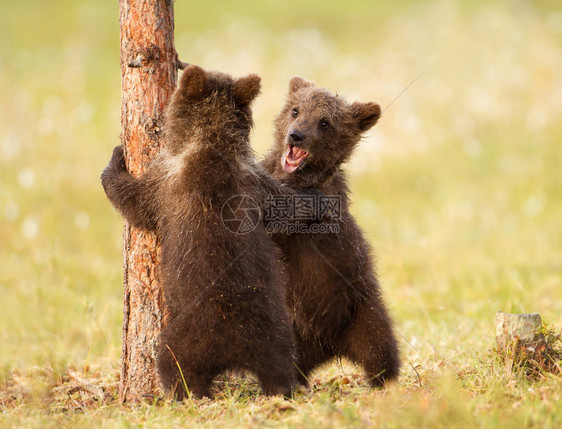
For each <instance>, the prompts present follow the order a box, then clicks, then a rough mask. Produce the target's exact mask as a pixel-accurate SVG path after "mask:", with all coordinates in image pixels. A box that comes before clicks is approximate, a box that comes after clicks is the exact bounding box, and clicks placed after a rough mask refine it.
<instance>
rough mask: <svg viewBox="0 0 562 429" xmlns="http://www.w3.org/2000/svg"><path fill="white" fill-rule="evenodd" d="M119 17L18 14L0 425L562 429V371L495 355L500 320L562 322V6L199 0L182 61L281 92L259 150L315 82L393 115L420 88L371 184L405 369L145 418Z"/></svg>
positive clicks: (263, 107)
mask: <svg viewBox="0 0 562 429" xmlns="http://www.w3.org/2000/svg"><path fill="white" fill-rule="evenodd" d="M116 3H117V2H98V1H93V0H91V1H81V2H74V1H70V0H53V1H49V2H46V1H39V0H27V1H25V2H23V1H22V2H16V1H10V2H9V1H8V0H3V1H1V2H0V5H1V8H0V10H1V17H0V99H1V100H2V103H1V104H0V130H1V131H0V219H1V222H0V260H1V261H2V262H1V264H2V265H1V268H2V269H1V270H0V287H1V291H2V294H1V299H0V410H1V413H0V427H50V426H53V427H60V426H69V427H74V426H77V425H80V426H81V427H101V426H106V427H116V426H117V427H121V426H123V427H131V426H133V427H136V426H146V427H173V426H182V425H186V426H188V425H189V426H191V425H200V426H207V427H216V426H236V427H238V426H242V427H252V426H259V425H263V426H272V427H278V426H289V427H309V426H310V427H338V426H351V425H356V426H358V427H367V426H384V427H451V426H454V427H475V426H476V427H480V426H482V427H496V426H497V427H530V426H537V427H541V428H548V427H552V428H555V427H562V371H561V369H560V365H561V364H560V362H558V363H559V366H558V370H557V371H555V372H554V373H551V374H549V373H543V374H541V376H540V377H538V378H536V379H530V378H527V377H525V376H524V374H523V373H522V372H517V371H513V370H510V368H509V367H508V366H506V365H505V364H503V363H502V362H501V361H500V360H499V359H498V358H497V356H496V355H495V353H494V334H495V333H494V317H495V313H496V311H498V310H502V311H505V312H539V313H541V315H542V316H543V319H544V320H546V321H547V322H549V323H550V324H553V325H554V326H555V327H556V328H558V329H560V328H562V168H561V166H562V121H561V118H562V9H560V5H559V4H558V5H557V2H555V1H539V2H531V1H517V2H516V1H508V2H500V1H497V2H496V1H491V2H483V1H477V2H470V1H453V2H447V1H431V2H421V1H417V2H406V1H398V2H392V3H391V2H388V3H386V2H384V3H383V2H377V3H375V2H362V1H359V0H350V1H347V2H345V3H344V2H335V1H334V2H332V1H323V2H321V1H318V0H313V1H309V2H297V1H294V0H288V1H285V2H282V3H281V2H279V3H277V2H275V3H274V2H271V3H267V2H263V4H260V3H258V2H250V1H248V0H241V1H238V2H227V1H218V2H207V3H205V4H204V5H201V4H200V3H199V2H195V1H187V2H186V1H178V2H176V46H177V50H178V52H179V54H180V58H181V59H182V60H183V61H187V62H190V63H195V64H200V65H202V66H203V67H205V68H208V69H218V70H222V71H226V72H229V73H232V74H234V75H242V74H245V73H250V72H255V73H258V74H260V75H261V76H262V79H263V81H262V83H263V90H262V93H263V94H262V96H261V97H260V98H259V99H258V101H257V102H256V105H255V109H254V115H255V122H256V128H255V132H254V136H253V143H254V146H255V149H256V151H257V152H258V153H260V154H263V153H264V152H265V150H266V149H267V147H268V146H269V145H270V144H271V141H272V138H271V134H272V125H271V123H272V120H273V117H274V115H275V114H276V112H277V110H278V109H279V108H280V107H281V105H282V102H283V98H284V94H285V92H286V88H287V82H288V79H289V78H290V77H291V76H293V75H301V76H304V77H307V78H309V79H312V80H315V81H316V82H317V83H318V84H319V85H321V86H326V87H329V88H331V89H333V90H334V91H337V92H338V93H339V94H340V95H341V96H344V97H346V98H347V99H349V100H363V101H377V102H379V103H380V104H381V105H382V106H383V108H384V107H386V106H388V105H390V104H391V103H392V102H393V100H395V98H396V97H397V96H398V95H399V94H400V93H401V92H402V91H403V90H404V89H405V88H406V87H408V85H409V84H410V83H411V82H412V81H413V80H414V79H416V77H418V76H419V77H418V79H417V80H416V81H415V82H414V83H413V84H412V85H411V86H410V87H409V88H408V89H407V90H406V91H405V92H404V93H403V94H402V95H401V96H400V97H399V98H398V99H397V100H396V101H394V103H393V104H392V105H391V106H390V107H389V108H388V110H386V111H385V112H384V114H383V117H382V118H381V120H380V122H379V124H378V125H377V126H376V127H375V128H374V129H373V130H372V131H371V132H370V133H369V134H368V136H367V137H366V138H365V140H364V141H363V142H362V144H361V146H360V148H359V149H358V151H357V153H356V154H355V157H354V159H353V161H352V162H351V163H350V165H349V168H348V170H349V174H350V178H351V187H352V190H353V196H352V198H353V203H354V205H353V211H354V213H355V215H356V217H357V219H358V221H359V223H360V225H362V227H363V228H364V230H365V232H366V234H367V235H368V237H369V239H370V241H371V243H372V244H373V246H374V247H375V249H376V251H377V261H378V270H379V274H380V277H381V280H382V283H383V286H384V294H385V298H386V301H387V302H388V304H389V307H390V309H391V311H392V314H393V315H394V317H395V319H396V322H397V326H396V327H397V329H398V331H399V333H400V340H401V349H402V357H403V361H404V366H403V371H402V375H401V377H400V379H399V381H398V383H396V384H393V385H391V386H389V387H388V388H387V389H386V390H382V391H372V390H369V389H368V388H366V387H365V383H364V381H363V380H362V377H361V372H360V371H359V370H358V369H357V368H354V367H353V366H351V365H349V364H348V363H347V362H341V363H334V364H333V365H331V366H328V367H326V368H323V369H321V370H320V371H318V372H317V373H315V374H314V377H313V388H312V390H310V391H301V392H299V393H298V394H297V395H296V397H295V399H294V400H282V399H280V398H274V399H266V398H264V397H262V396H259V395H258V394H257V392H258V389H257V386H256V384H255V383H253V382H251V381H249V380H247V379H240V378H238V379H235V378H223V379H222V380H221V381H220V384H221V385H222V387H223V388H222V389H221V390H220V393H219V394H218V396H217V398H216V400H214V401H209V400H202V401H187V402H186V403H184V404H176V403H172V402H167V401H161V402H159V403H146V404H141V405H139V406H136V407H127V406H123V405H120V404H119V403H118V402H117V401H116V395H117V385H118V379H117V377H118V372H119V364H120V361H119V356H120V350H121V344H120V341H121V317H122V316H121V314H122V313H121V310H122V309H121V305H122V283H121V282H122V262H121V227H122V221H121V219H120V217H119V215H118V214H117V213H116V212H115V211H114V210H113V209H112V208H111V206H110V204H109V202H108V201H107V200H106V198H105V195H104V193H103V190H102V188H101V185H100V183H99V175H100V173H101V170H102V169H103V167H104V166H105V165H106V163H107V161H108V160H109V157H110V154H111V149H112V148H113V147H114V146H115V145H117V144H118V143H119V139H118V136H119V127H120V122H119V109H120V80H119V79H120V76H119V74H120V72H119V43H118V38H119V28H118V10H117V4H116ZM379 3H383V4H379ZM344 4H345V6H343V5H344ZM557 8H558V9H557ZM420 74H421V75H420Z"/></svg>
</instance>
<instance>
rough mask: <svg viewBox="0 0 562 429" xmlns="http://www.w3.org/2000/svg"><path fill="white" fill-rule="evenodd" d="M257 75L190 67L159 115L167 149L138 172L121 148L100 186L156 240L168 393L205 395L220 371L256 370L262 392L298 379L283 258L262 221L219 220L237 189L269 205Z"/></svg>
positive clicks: (281, 389)
mask: <svg viewBox="0 0 562 429" xmlns="http://www.w3.org/2000/svg"><path fill="white" fill-rule="evenodd" d="M259 88H260V79H259V77H258V76H255V75H250V76H248V77H245V78H241V79H237V80H234V79H232V78H231V77H229V76H227V75H225V74H222V73H212V72H205V71H204V70H202V69H201V68H199V67H195V66H191V67H189V68H187V69H186V70H185V72H184V74H183V76H182V78H181V80H180V84H179V88H178V89H177V90H176V92H175V94H174V96H173V98H172V101H171V103H170V106H169V108H168V110H167V117H166V127H165V132H166V142H167V146H166V148H165V149H164V150H163V151H162V152H161V154H160V155H159V156H158V157H157V159H156V160H155V161H154V162H153V164H152V165H151V167H150V168H149V170H148V171H147V172H146V173H145V174H144V175H143V176H142V177H141V178H140V179H135V178H133V177H132V176H131V175H130V174H129V173H128V172H127V171H126V168H125V161H124V157H123V150H122V148H121V147H117V148H115V150H114V153H113V158H112V159H111V162H110V164H109V166H108V167H107V168H106V170H105V171H104V173H103V174H102V183H103V186H104V189H105V191H106V193H107V196H108V198H109V200H110V201H111V202H112V203H113V204H114V205H115V207H117V208H118V209H119V211H120V212H121V213H122V214H123V216H124V217H125V218H126V219H127V220H128V221H129V222H130V223H131V224H132V225H134V226H136V227H139V228H144V229H147V230H151V231H157V232H158V234H159V235H160V237H161V239H162V263H161V273H162V282H163V286H164V290H165V293H166V303H167V306H168V309H169V313H170V319H169V323H168V325H167V326H166V327H165V328H164V330H163V331H162V334H161V337H160V341H159V345H158V356H157V363H158V369H159V374H160V377H161V380H162V383H163V385H164V387H165V388H166V389H177V396H178V397H179V398H180V399H181V398H183V396H184V395H185V393H186V392H185V391H184V389H183V382H182V376H181V374H180V373H179V371H178V368H177V364H176V361H175V359H174V357H173V356H172V353H171V352H170V349H171V351H172V352H173V354H174V355H175V358H176V359H177V363H178V364H179V365H180V367H181V371H182V373H183V377H184V378H185V382H186V384H187V387H188V388H189V391H190V392H191V393H193V394H195V395H196V396H209V395H210V392H209V388H210V386H211V383H212V381H213V379H214V378H215V377H216V376H217V375H218V374H219V373H221V372H223V371H225V370H230V369H233V370H249V371H252V372H254V373H255V374H256V375H257V376H258V378H259V380H260V383H261V386H262V389H263V391H264V392H265V393H266V394H286V395H288V394H290V392H291V390H292V388H293V386H294V385H295V383H296V377H295V368H294V366H293V360H294V340H293V332H292V329H291V325H290V319H289V316H288V313H287V309H286V307H285V304H284V289H283V278H282V270H281V265H280V262H279V259H280V254H279V252H278V249H277V248H276V247H275V245H274V244H273V243H272V242H271V240H270V239H269V238H268V236H267V233H266V231H265V228H264V226H263V225H262V224H259V225H258V226H257V228H256V229H255V230H253V231H252V232H251V233H248V234H245V235H237V234H233V233H232V232H229V231H228V230H227V229H226V228H225V227H224V225H223V224H222V222H221V209H222V207H223V204H224V203H225V202H226V201H227V200H228V199H229V198H230V197H231V196H234V195H246V196H251V197H252V198H253V199H254V200H255V201H256V202H259V204H264V201H265V195H266V193H267V192H271V189H270V188H269V187H270V186H274V185H273V184H272V183H273V182H272V181H271V179H268V178H267V177H266V176H265V175H264V174H261V173H260V172H259V171H258V169H257V168H256V165H255V161H254V157H253V153H252V151H251V149H250V146H249V132H250V128H251V126H252V113H251V110H250V107H249V104H250V103H251V102H252V100H253V99H254V98H255V97H256V96H257V94H258V93H259Z"/></svg>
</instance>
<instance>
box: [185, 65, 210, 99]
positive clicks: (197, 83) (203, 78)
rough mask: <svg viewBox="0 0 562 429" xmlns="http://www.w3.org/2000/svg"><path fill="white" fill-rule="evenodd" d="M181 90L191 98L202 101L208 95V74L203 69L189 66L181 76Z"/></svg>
mask: <svg viewBox="0 0 562 429" xmlns="http://www.w3.org/2000/svg"><path fill="white" fill-rule="evenodd" d="M180 88H182V89H183V90H184V91H185V93H186V94H187V96H188V97H189V98H195V99H201V98H203V97H204V96H205V95H206V94H207V88H208V80H207V73H205V70H203V69H202V68H201V67H198V66H188V67H187V68H186V69H185V70H184V72H183V75H182V76H181V79H180Z"/></svg>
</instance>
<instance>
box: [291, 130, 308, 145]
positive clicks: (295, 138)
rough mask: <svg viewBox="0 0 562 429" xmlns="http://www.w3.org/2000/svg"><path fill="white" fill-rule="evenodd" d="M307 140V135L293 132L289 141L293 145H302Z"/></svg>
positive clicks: (296, 131)
mask: <svg viewBox="0 0 562 429" xmlns="http://www.w3.org/2000/svg"><path fill="white" fill-rule="evenodd" d="M305 139H306V134H305V133H303V132H302V131H299V130H293V131H291V132H290V133H289V141H290V142H291V143H300V142H302V141H304V140H305Z"/></svg>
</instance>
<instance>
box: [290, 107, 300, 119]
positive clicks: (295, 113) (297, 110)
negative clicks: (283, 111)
mask: <svg viewBox="0 0 562 429" xmlns="http://www.w3.org/2000/svg"><path fill="white" fill-rule="evenodd" d="M291 114H292V115H293V118H296V117H297V116H299V109H297V108H296V107H293V111H292V113H291Z"/></svg>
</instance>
